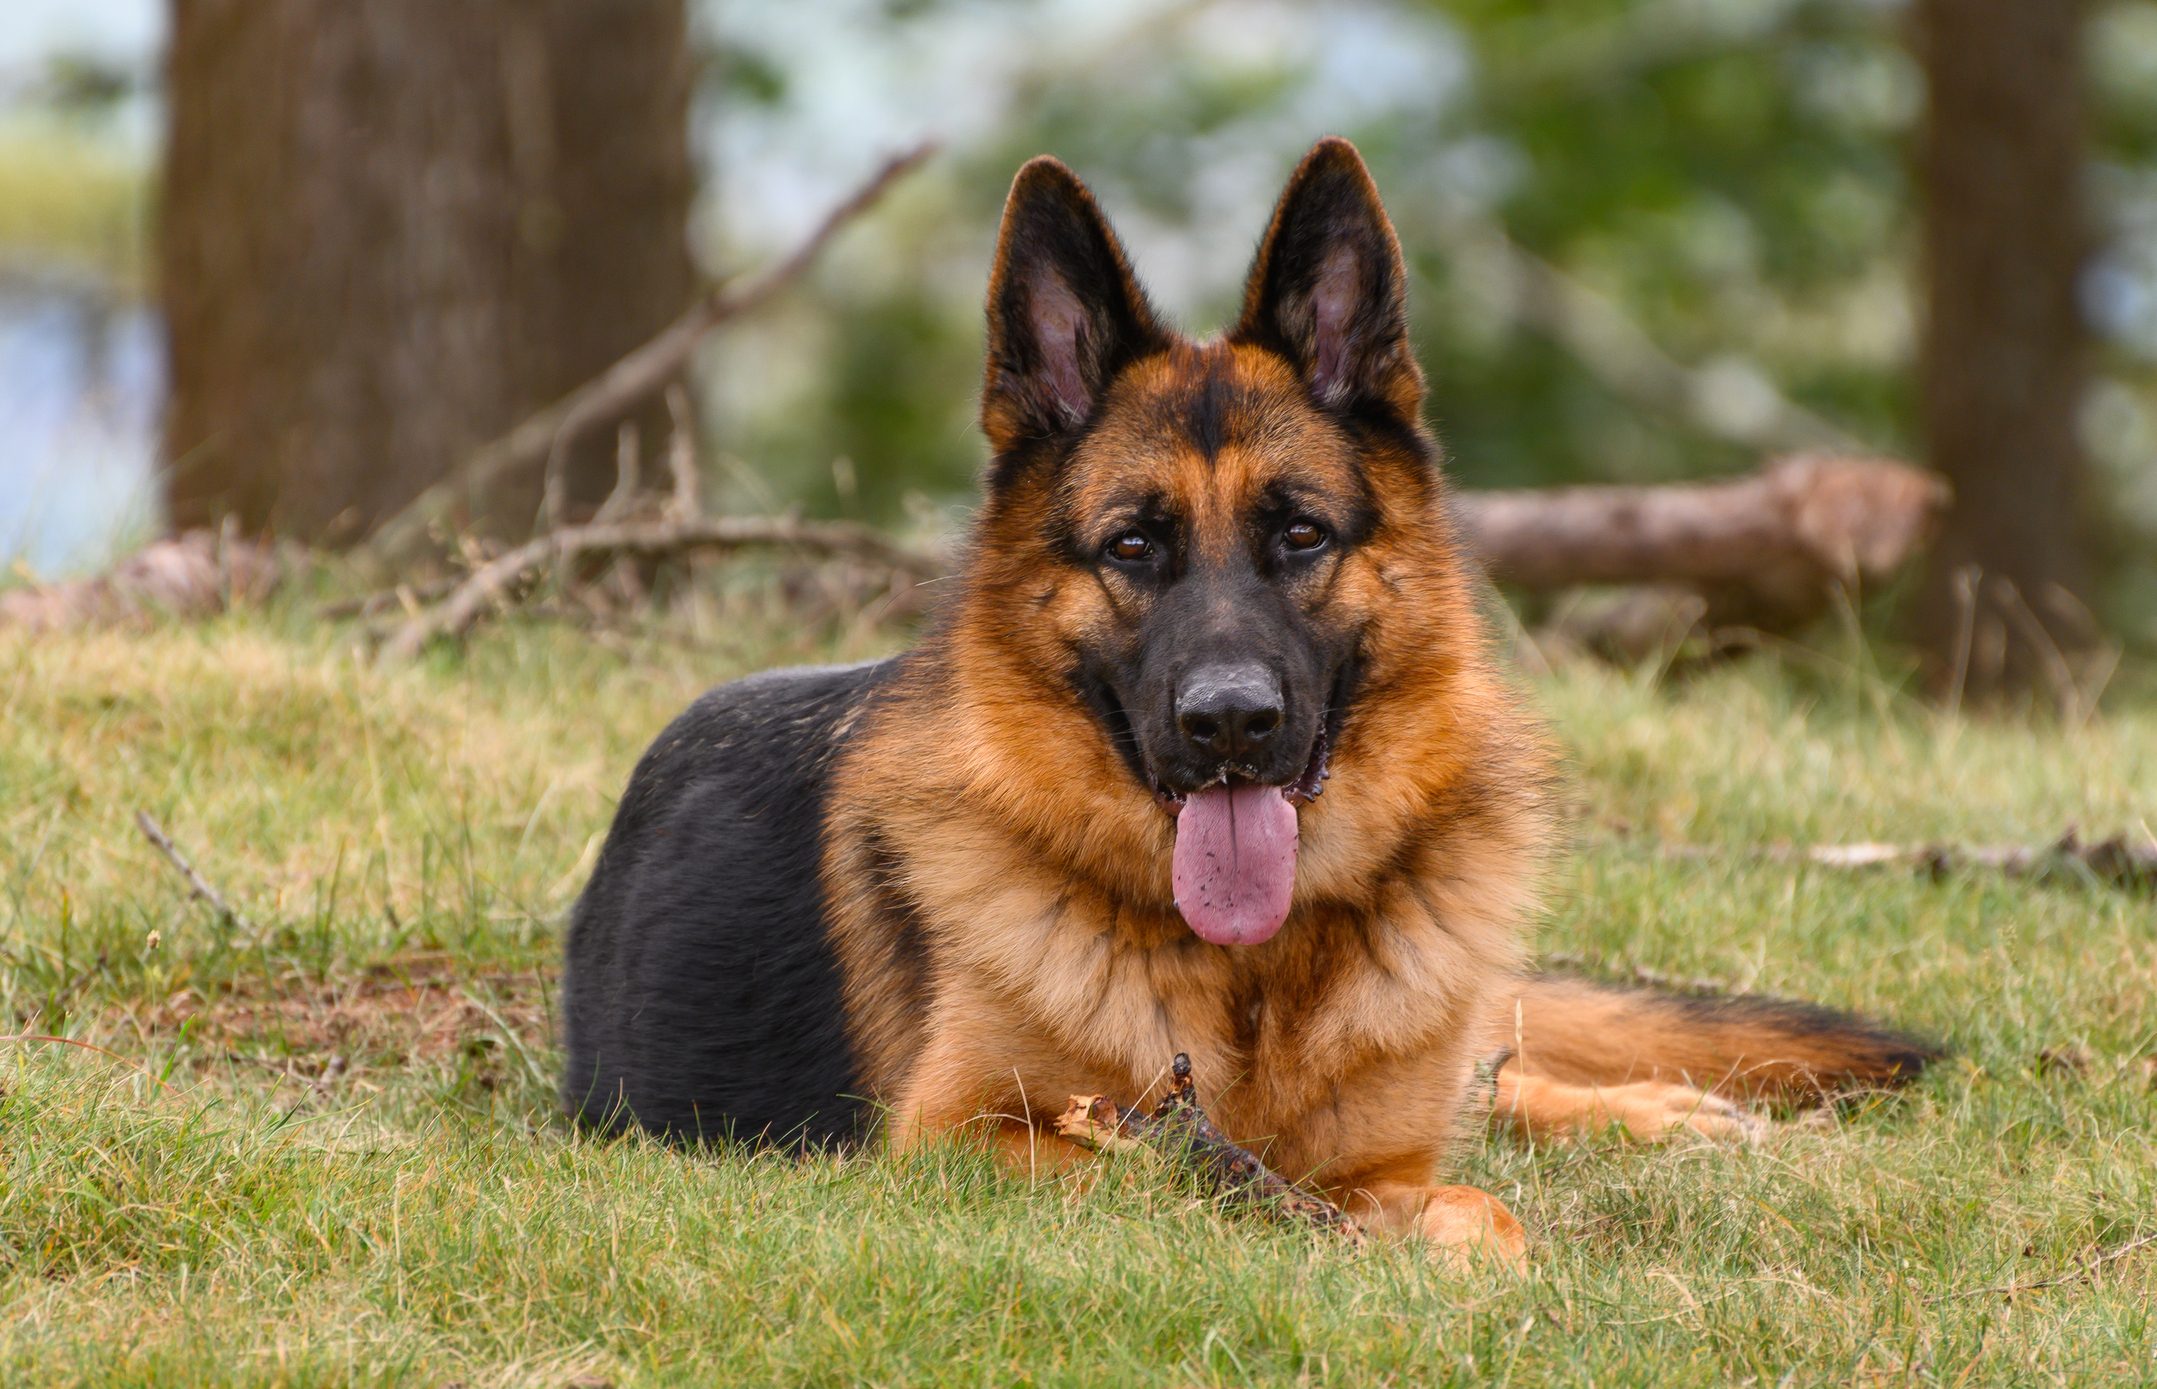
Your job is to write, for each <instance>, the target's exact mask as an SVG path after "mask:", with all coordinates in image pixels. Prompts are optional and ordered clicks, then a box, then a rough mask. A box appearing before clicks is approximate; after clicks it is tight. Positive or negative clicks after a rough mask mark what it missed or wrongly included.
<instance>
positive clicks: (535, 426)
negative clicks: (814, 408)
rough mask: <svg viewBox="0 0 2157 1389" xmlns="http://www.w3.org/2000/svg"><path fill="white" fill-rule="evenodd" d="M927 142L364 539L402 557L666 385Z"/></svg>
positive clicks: (811, 256)
mask: <svg viewBox="0 0 2157 1389" xmlns="http://www.w3.org/2000/svg"><path fill="white" fill-rule="evenodd" d="M934 149H935V146H934V145H933V144H921V145H917V146H915V147H914V148H913V149H910V150H908V151H907V152H906V153H904V154H901V155H899V156H897V157H896V158H893V159H890V160H887V161H886V162H885V163H884V164H883V166H882V167H881V168H879V169H878V170H877V171H876V172H875V173H874V174H873V175H871V176H870V178H869V179H868V181H867V182H865V183H863V184H862V185H861V186H860V187H859V188H858V189H856V190H855V191H854V192H853V194H851V195H850V196H849V197H848V198H847V199H846V200H845V201H844V202H842V203H840V204H839V205H838V206H837V207H835V208H833V209H832V210H831V211H830V213H828V214H827V215H826V216H825V218H824V220H823V221H822V222H820V223H818V224H817V227H816V229H815V230H814V231H812V232H810V233H809V235H808V237H807V238H806V239H805V240H803V241H802V242H801V244H800V245H798V246H796V247H795V248H794V250H793V251H792V252H791V253H790V254H788V255H787V256H785V257H784V258H782V259H781V260H779V261H777V262H776V263H774V264H772V265H771V266H769V267H767V268H766V269H764V270H763V271H761V272H759V273H757V274H755V275H751V276H748V277H746V278H740V279H735V280H729V281H728V282H727V283H725V284H723V285H721V286H719V287H718V288H717V289H715V290H713V291H711V292H710V293H708V294H706V295H705V296H704V297H703V298H701V299H699V300H698V301H697V302H696V303H694V304H692V305H691V306H690V307H689V308H688V309H687V310H686V311H685V312H684V313H683V314H682V315H681V316H680V317H679V318H677V319H675V320H674V321H673V322H672V323H670V324H668V325H667V326H666V327H665V328H663V329H661V330H660V331H659V333H658V334H657V335H656V336H654V337H652V338H651V339H650V340H648V341H647V342H645V343H644V344H643V345H642V346H640V347H638V348H636V349H634V350H632V351H631V352H630V353H629V354H628V355H627V356H625V357H622V358H621V359H620V360H618V361H616V362H615V363H614V364H613V365H612V366H610V367H608V368H607V369H606V370H605V371H603V372H601V373H600V374H599V375H597V376H595V377H593V378H592V379H591V380H589V381H587V382H585V383H584V384H583V385H581V386H579V387H577V388H576V389H575V390H573V391H571V392H570V393H569V394H568V395H566V396H563V397H562V398H561V399H560V400H558V401H556V402H555V403H554V404H552V405H549V406H548V407H546V408H545V409H543V410H541V411H539V412H538V413H536V414H534V415H532V416H530V417H528V418H527V419H526V420H525V421H524V422H523V423H522V424H519V425H518V426H517V427H516V428H514V429H512V430H510V431H509V433H507V434H504V435H502V436H501V437H500V438H498V439H496V440H495V441H494V442H492V443H490V444H487V445H485V446H483V447H482V448H480V449H479V451H478V452H476V453H473V454H471V455H470V456H469V457H467V458H466V459H465V460H464V462H463V463H462V464H461V465H459V466H458V467H456V468H455V469H453V470H452V471H451V472H450V474H449V475H448V476H447V477H445V478H443V479H442V481H440V482H437V483H435V484H434V485H433V486H431V487H429V488H428V489H427V490H426V491H424V492H422V493H420V494H419V495H418V496H417V497H415V498H413V499H412V501H411V502H409V503H408V504H406V506H405V507H404V508H403V510H401V511H399V512H398V513H397V514H396V515H394V516H392V517H390V518H389V519H388V520H387V521H385V522H383V523H382V524H381V525H380V526H379V527H377V528H376V530H375V534H374V538H373V539H372V541H370V542H369V548H371V549H372V550H373V551H374V552H375V553H376V554H377V555H379V556H381V557H383V558H385V559H389V560H393V561H394V560H397V559H400V558H403V557H406V556H407V555H409V554H410V553H412V552H414V551H416V550H418V549H420V548H422V543H423V542H424V541H425V539H426V536H427V533H428V532H429V531H430V530H431V529H432V528H433V527H434V526H436V525H437V524H439V523H440V522H442V521H443V520H445V519H446V518H447V517H449V516H450V515H451V514H452V513H454V512H455V511H456V509H457V506H458V503H459V502H460V501H461V500H462V499H464V498H466V497H470V496H477V495H482V494H484V493H486V492H487V491H488V490H489V489H490V488H492V487H493V486H494V485H495V484H497V483H499V482H500V481H501V480H502V479H504V478H506V477H508V476H510V475H511V474H513V473H517V472H521V471H524V470H526V469H529V468H531V467H533V466H535V465H537V464H539V463H541V462H543V461H545V460H547V459H549V458H552V457H555V456H557V455H558V454H559V453H560V452H561V451H562V450H564V449H566V448H568V447H569V446H570V444H572V443H573V442H575V440H576V439H577V438H578V437H579V436H581V435H582V434H583V433H584V431H585V430H587V429H588V428H590V427H591V426H593V425H595V424H598V423H601V422H603V421H605V420H609V419H613V418H615V417H617V416H619V415H620V414H622V413H623V412H624V411H625V410H627V409H628V408H629V407H631V406H633V405H635V404H637V403H638V402H640V401H642V400H644V399H646V398H647V397H649V396H651V395H653V394H655V393H656V392H658V391H660V390H662V389H664V388H665V386H666V384H667V383H668V382H669V381H671V380H673V379H674V377H675V376H676V374H677V373H678V372H680V370H681V368H682V365H683V364H684V363H685V362H687V361H688V359H689V355H690V353H692V352H694V351H695V350H696V347H697V345H698V344H699V343H701V342H703V341H704V339H705V337H706V336H707V335H708V334H710V333H711V331H712V330H713V329H714V328H717V327H718V326H719V325H720V324H722V323H725V322H726V321H728V320H729V319H733V318H739V317H741V316H743V315H744V314H748V313H752V312H754V311H756V310H757V309H760V308H762V307H763V306H764V305H765V304H766V303H768V302H769V301H770V300H772V299H773V298H775V297H776V296H777V295H778V294H779V292H780V291H781V290H784V289H785V288H786V287H787V286H788V285H790V284H792V283H793V282H794V281H795V280H797V279H799V278H800V277H801V276H802V274H803V273H804V272H806V271H807V270H808V268H809V267H810V265H811V264H813V263H814V262H815V260H816V258H817V256H818V255H819V254H820V253H821V252H822V251H823V249H824V247H825V245H826V244H827V243H828V242H830V240H831V238H832V237H833V236H834V235H836V234H837V233H838V232H839V231H840V229H841V228H843V227H845V226H846V224H847V223H849V222H851V221H853V220H854V219H855V218H857V217H859V216H860V215H861V214H862V213H864V212H866V211H867V210H868V209H869V208H870V207H871V206H873V205H874V204H875V203H876V201H877V200H878V199H879V198H881V197H883V195H884V193H885V191H886V190H887V189H889V188H890V187H891V185H892V184H893V183H895V182H896V181H898V180H899V179H900V178H902V177H904V176H905V175H906V174H907V173H909V172H911V171H912V170H913V169H914V168H916V167H917V166H919V165H920V164H921V163H922V161H923V160H925V159H927V158H928V157H929V155H930V154H931V153H932V152H933V151H934Z"/></svg>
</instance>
